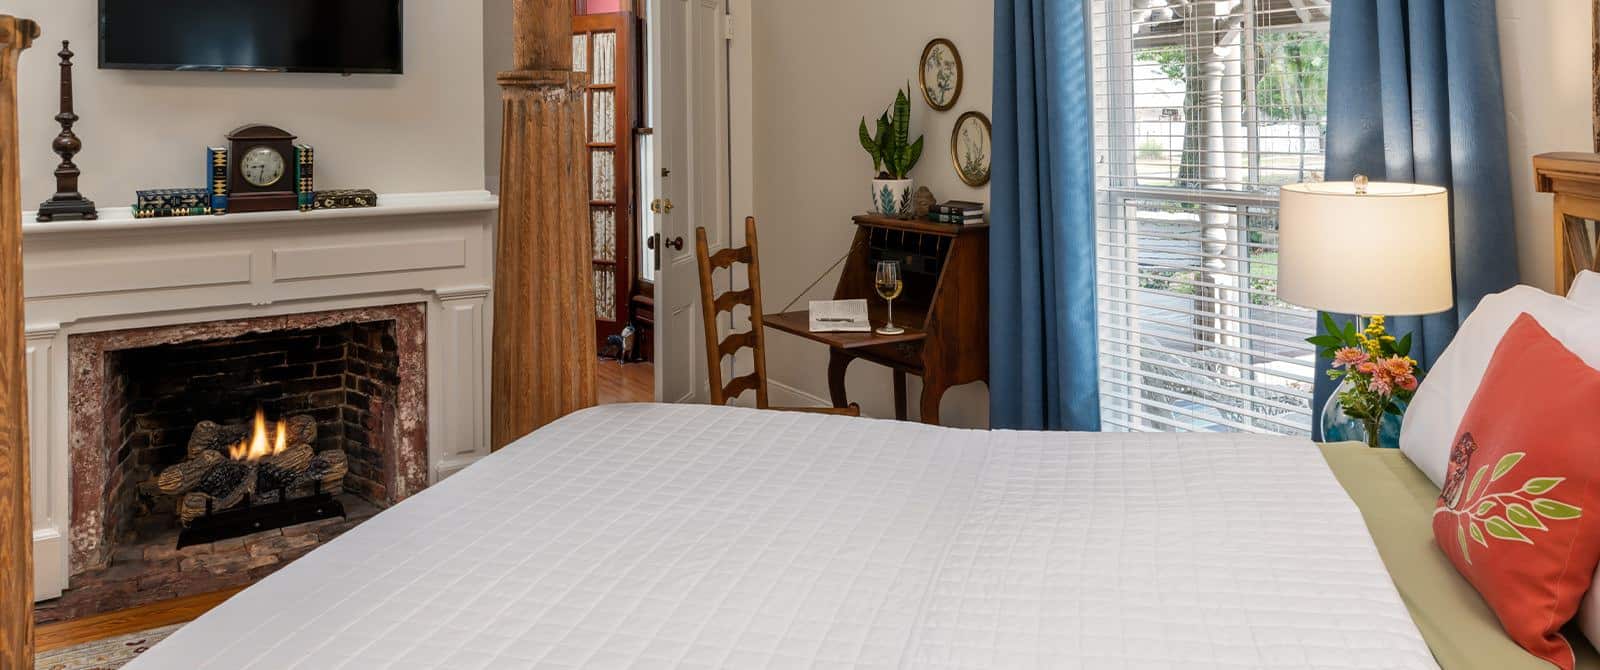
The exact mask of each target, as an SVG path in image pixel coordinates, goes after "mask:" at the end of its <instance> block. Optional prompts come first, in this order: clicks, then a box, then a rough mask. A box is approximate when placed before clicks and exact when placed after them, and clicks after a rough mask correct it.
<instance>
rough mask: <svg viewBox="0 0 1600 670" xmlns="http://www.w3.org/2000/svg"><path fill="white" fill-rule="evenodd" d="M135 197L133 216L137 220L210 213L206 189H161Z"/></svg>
mask: <svg viewBox="0 0 1600 670" xmlns="http://www.w3.org/2000/svg"><path fill="white" fill-rule="evenodd" d="M135 195H136V197H137V199H136V200H135V201H134V203H133V216H134V218H138V219H153V218H165V217H169V216H199V215H202V214H210V213H211V190H210V189H206V188H161V189H152V190H148V191H138V192H137V193H136V194H135Z"/></svg>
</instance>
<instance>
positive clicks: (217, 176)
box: [206, 147, 228, 215]
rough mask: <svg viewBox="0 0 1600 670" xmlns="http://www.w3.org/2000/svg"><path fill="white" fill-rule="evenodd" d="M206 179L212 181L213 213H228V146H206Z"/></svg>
mask: <svg viewBox="0 0 1600 670" xmlns="http://www.w3.org/2000/svg"><path fill="white" fill-rule="evenodd" d="M206 179H207V181H209V182H210V183H211V213H212V214H219V215H220V214H227V213H228V148H227V147H207V148H206Z"/></svg>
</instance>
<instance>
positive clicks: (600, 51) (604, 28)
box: [572, 12, 639, 351]
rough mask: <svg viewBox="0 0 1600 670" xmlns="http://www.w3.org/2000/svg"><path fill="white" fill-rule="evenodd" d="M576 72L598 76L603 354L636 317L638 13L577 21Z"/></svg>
mask: <svg viewBox="0 0 1600 670" xmlns="http://www.w3.org/2000/svg"><path fill="white" fill-rule="evenodd" d="M572 23H573V36H572V66H573V69H574V70H576V71H579V72H588V73H589V76H590V81H589V93H588V96H587V105H588V106H587V110H588V113H587V114H586V115H585V116H586V118H587V125H588V141H589V221H590V223H591V225H592V226H593V231H594V232H593V236H594V239H593V245H594V265H593V272H594V315H595V336H596V337H597V338H598V341H599V345H600V349H601V350H602V351H604V350H605V348H606V339H607V338H609V337H611V336H612V335H616V334H619V333H621V332H622V330H623V328H625V327H626V326H627V325H628V321H629V319H630V318H631V310H630V308H629V300H630V299H631V298H632V296H633V290H634V281H635V272H634V258H635V257H636V255H637V253H638V247H637V239H638V236H637V235H635V234H634V228H633V224H634V206H635V201H634V174H635V173H634V142H633V134H634V127H635V125H636V120H637V119H638V107H637V103H638V94H637V91H638V89H637V86H638V77H637V72H638V67H637V63H638V60H639V54H638V49H637V47H636V46H635V42H634V28H635V25H636V19H635V17H634V15H633V13H632V12H617V13H612V14H586V15H580V16H575V17H573V22H572Z"/></svg>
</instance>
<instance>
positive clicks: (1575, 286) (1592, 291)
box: [1567, 270, 1600, 309]
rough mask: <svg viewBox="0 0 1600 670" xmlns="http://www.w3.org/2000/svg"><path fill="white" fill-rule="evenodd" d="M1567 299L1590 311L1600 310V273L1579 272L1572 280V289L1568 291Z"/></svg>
mask: <svg viewBox="0 0 1600 670" xmlns="http://www.w3.org/2000/svg"><path fill="white" fill-rule="evenodd" d="M1567 299H1568V300H1571V301H1573V302H1575V303H1578V304H1580V305H1583V306H1584V307H1588V308H1589V309H1600V273H1595V272H1590V271H1588V270H1584V271H1582V272H1579V273H1578V276H1577V278H1576V279H1573V280H1572V288H1571V289H1568V290H1567Z"/></svg>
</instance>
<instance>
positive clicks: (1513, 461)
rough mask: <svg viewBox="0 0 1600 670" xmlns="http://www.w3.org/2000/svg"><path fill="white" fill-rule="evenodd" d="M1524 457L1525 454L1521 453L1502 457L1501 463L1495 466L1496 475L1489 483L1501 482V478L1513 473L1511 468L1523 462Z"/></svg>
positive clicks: (1490, 478) (1491, 476)
mask: <svg viewBox="0 0 1600 670" xmlns="http://www.w3.org/2000/svg"><path fill="white" fill-rule="evenodd" d="M1524 455H1525V454H1524V453H1523V452H1520V451H1519V452H1516V453H1513V454H1506V455H1504V456H1501V457H1500V462H1499V463H1495V464H1494V474H1493V475H1490V476H1489V481H1491V482H1496V481H1500V478H1501V477H1504V476H1506V473H1507V472H1511V468H1514V467H1517V464H1518V463H1521V462H1522V457H1523V456H1524Z"/></svg>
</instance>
